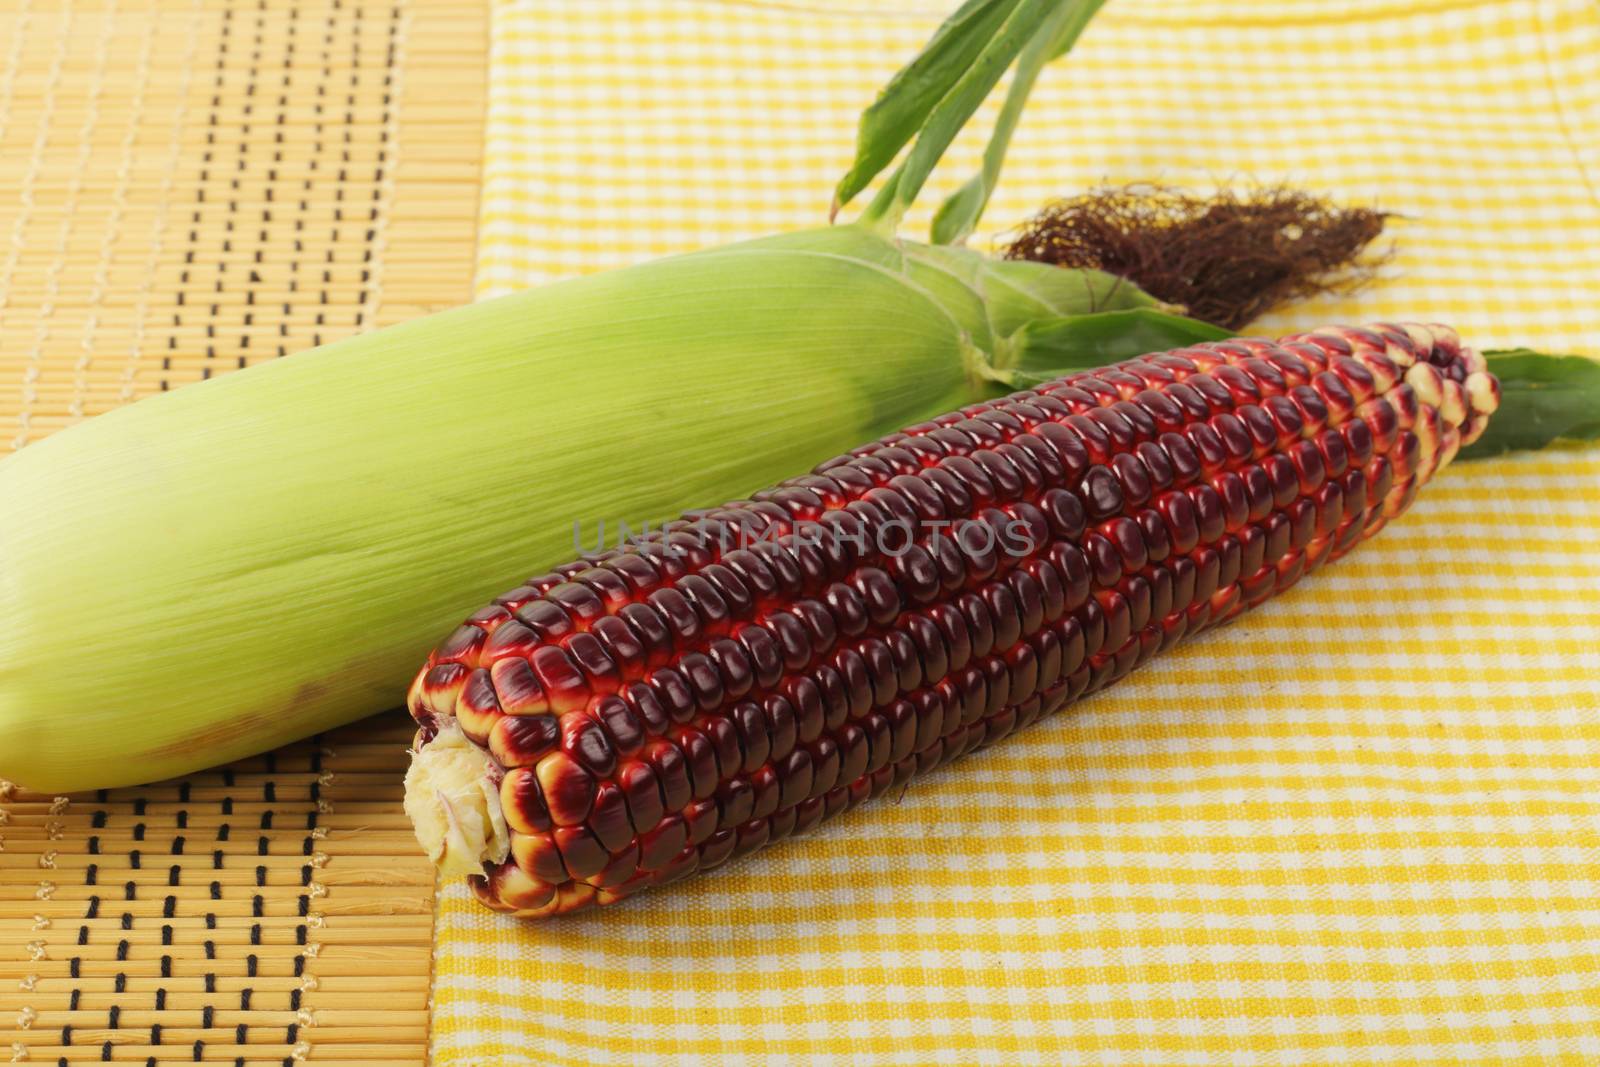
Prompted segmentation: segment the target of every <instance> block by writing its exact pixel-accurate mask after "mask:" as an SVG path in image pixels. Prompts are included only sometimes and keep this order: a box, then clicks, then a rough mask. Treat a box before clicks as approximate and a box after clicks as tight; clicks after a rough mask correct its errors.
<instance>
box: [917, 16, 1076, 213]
mask: <svg viewBox="0 0 1600 1067" xmlns="http://www.w3.org/2000/svg"><path fill="white" fill-rule="evenodd" d="M1103 3H1104V0H1068V2H1066V3H1063V4H1061V5H1060V6H1058V7H1057V8H1056V10H1055V11H1053V12H1051V14H1050V16H1049V18H1048V19H1047V20H1046V22H1045V25H1044V27H1043V28H1042V31H1041V32H1040V33H1039V34H1037V35H1035V36H1034V38H1033V39H1032V40H1031V41H1029V42H1028V45H1027V47H1026V48H1024V49H1023V51H1022V56H1021V58H1019V59H1018V60H1017V73H1016V75H1015V76H1014V77H1013V78H1012V79H1011V86H1010V88H1009V89H1007V90H1006V100H1005V104H1004V105H1003V106H1002V107H1001V109H1000V116H999V118H998V119H997V120H996V121H995V128H994V133H993V134H992V135H991V136H990V138H989V144H988V146H987V147H986V148H985V149H984V153H983V166H982V168H981V169H980V170H979V171H978V173H977V174H974V175H973V176H972V177H971V178H969V179H968V180H967V182H966V183H965V184H964V185H962V186H961V188H960V189H958V190H956V192H955V193H954V194H952V195H951V196H950V198H949V199H947V200H946V201H945V202H944V203H943V204H941V205H939V209H938V211H936V212H935V213H934V217H933V242H934V244H959V243H960V242H962V241H965V240H966V239H967V238H968V237H970V236H971V235H972V232H973V231H974V230H975V229H977V226H978V221H979V220H980V219H981V218H982V217H983V212H984V209H985V208H987V207H988V206H989V198H990V197H991V196H993V195H994V190H995V186H996V185H997V184H999V181H1000V170H1001V168H1002V167H1003V166H1004V165H1005V159H1006V152H1007V151H1008V150H1009V149H1010V147H1011V135H1012V134H1013V133H1014V132H1015V131H1016V128H1017V122H1018V121H1019V120H1020V119H1021V118H1022V112H1023V109H1024V108H1025V107H1027V103H1028V96H1029V95H1030V94H1031V93H1032V92H1033V86H1034V83H1035V82H1037V81H1038V80H1039V72H1040V71H1042V70H1043V69H1044V66H1045V64H1046V63H1049V62H1050V61H1052V60H1054V59H1056V58H1058V57H1060V56H1062V55H1065V54H1066V53H1067V52H1068V51H1069V50H1070V49H1071V48H1072V46H1073V44H1074V43H1075V42H1076V41H1077V40H1078V37H1079V36H1080V35H1081V34H1082V33H1083V29H1084V27H1085V26H1087V25H1088V24H1089V20H1090V19H1091V18H1093V17H1094V14H1095V12H1096V11H1099V10H1100V7H1101V5H1102V4H1103Z"/></svg>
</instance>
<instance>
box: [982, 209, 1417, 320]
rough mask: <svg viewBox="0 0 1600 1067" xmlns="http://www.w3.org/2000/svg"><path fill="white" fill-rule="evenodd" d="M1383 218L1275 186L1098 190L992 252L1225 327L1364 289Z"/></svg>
mask: <svg viewBox="0 0 1600 1067" xmlns="http://www.w3.org/2000/svg"><path fill="white" fill-rule="evenodd" d="M1389 217H1390V216H1389V215H1388V214H1386V213H1384V212H1381V211H1375V210H1372V209H1370V208H1364V207H1340V206H1338V205H1336V204H1334V203H1333V202H1331V201H1330V200H1327V199H1325V198H1323V197H1319V196H1316V195H1313V194H1311V193H1308V192H1303V191H1301V190H1297V189H1290V188H1287V187H1283V186H1274V187H1264V188H1258V189H1252V190H1249V191H1246V192H1238V191H1235V190H1231V189H1221V190H1218V191H1217V192H1216V193H1213V194H1211V195H1200V194H1197V193H1191V192H1187V191H1184V190H1181V189H1175V188H1171V187H1167V186H1159V185H1142V184H1141V185H1125V186H1105V187H1102V188H1099V189H1094V190H1091V191H1090V192H1087V193H1084V194H1082V195H1080V196H1075V197H1071V198H1069V199H1066V200H1061V201H1058V202H1056V203H1054V204H1051V205H1049V206H1048V207H1046V208H1045V209H1044V210H1042V211H1040V212H1039V213H1038V214H1037V215H1035V216H1034V217H1033V218H1031V219H1029V220H1028V221H1027V222H1025V223H1024V224H1023V225H1022V227H1021V228H1020V231H1019V232H1018V234H1017V236H1016V237H1015V238H1014V239H1013V240H1012V241H1011V242H1010V243H1009V244H1008V245H1007V246H1006V247H1005V250H1004V255H1005V257H1006V258H1007V259H1028V260H1033V261H1035V262H1039V263H1049V264H1052V265H1054V266H1059V267H1091V268H1095V269H1097V270H1103V271H1107V272H1108V273H1111V274H1115V275H1118V276H1119V277H1123V278H1127V279H1129V280H1130V281H1133V282H1135V283H1136V284H1137V285H1138V286H1139V287H1140V288H1142V289H1143V290H1144V291H1145V292H1147V293H1149V294H1151V295H1152V296H1154V297H1156V298H1157V299H1159V300H1163V301H1165V302H1167V303H1169V304H1177V305H1179V306H1181V307H1182V308H1183V309H1184V313H1185V314H1187V315H1191V316H1193V317H1194V318H1197V319H1201V320H1203V321H1205V322H1211V323H1215V324H1216V325H1218V326H1225V327H1227V328H1228V329H1230V330H1236V329H1239V328H1240V327H1242V326H1244V325H1245V324H1246V323H1249V322H1251V321H1252V320H1254V319H1256V318H1259V317H1260V316H1261V315H1263V314H1265V313H1266V312H1268V311H1270V310H1272V309H1273V308H1276V307H1280V306H1282V305H1284V304H1286V303H1289V302H1292V301H1294V300H1299V299H1303V298H1305V297H1309V296H1315V295H1319V294H1322V293H1328V292H1348V291H1350V290H1352V289H1355V288H1358V287H1360V286H1361V285H1363V284H1365V283H1366V282H1367V281H1369V280H1370V279H1371V278H1372V275H1373V272H1374V270H1375V269H1376V268H1377V266H1378V265H1379V264H1381V262H1382V261H1383V259H1384V258H1385V256H1386V255H1387V253H1385V254H1384V255H1378V256H1366V257H1364V256H1363V253H1364V252H1365V251H1366V250H1367V248H1368V246H1370V245H1371V243H1372V242H1373V241H1374V240H1375V239H1376V238H1377V237H1378V235H1379V234H1380V233H1382V232H1383V227H1384V223H1385V221H1386V220H1387V219H1388V218H1389Z"/></svg>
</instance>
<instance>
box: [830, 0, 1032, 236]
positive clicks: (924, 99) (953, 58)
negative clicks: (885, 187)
mask: <svg viewBox="0 0 1600 1067" xmlns="http://www.w3.org/2000/svg"><path fill="white" fill-rule="evenodd" d="M1020 2H1021V0H967V2H966V3H964V4H962V5H961V7H960V8H959V9H957V10H956V12H955V13H954V14H953V15H951V16H950V17H949V18H948V19H946V20H945V21H944V23H943V24H942V25H940V27H939V28H938V29H937V30H936V31H934V35H933V37H932V38H930V39H929V41H928V43H927V44H926V45H924V46H923V49H922V51H921V52H920V53H918V54H917V56H916V58H914V59H912V61H911V62H910V63H907V64H906V65H905V66H904V67H902V68H901V69H900V70H899V72H898V73H896V74H895V76H894V77H893V78H891V79H890V81H889V84H888V85H886V86H884V87H883V89H882V91H881V92H879V94H878V98H877V100H875V101H874V102H873V103H872V106H870V107H868V108H867V109H866V110H865V111H863V112H862V113H861V120H860V122H859V124H858V125H857V128H856V156H855V160H854V161H853V162H852V163H851V165H850V169H849V170H848V171H847V172H846V173H845V176H844V177H843V178H841V179H840V180H839V184H838V186H837V188H836V189H835V190H834V210H835V212H837V211H838V209H839V208H840V207H843V206H844V205H845V204H848V203H849V202H850V201H851V200H852V199H854V198H855V196H856V194H857V193H859V192H861V190H862V189H865V188H866V187H867V184H868V183H869V182H871V181H872V179H873V178H875V177H877V176H878V174H879V173H881V172H882V170H883V168H885V167H887V166H888V165H889V164H890V162H892V161H893V160H894V157H895V156H896V155H898V154H899V152H900V149H902V148H904V147H905V146H906V145H907V143H909V142H910V140H911V138H912V137H914V136H916V133H917V131H918V130H919V129H921V128H922V125H923V123H924V122H926V121H927V118H928V116H929V114H930V113H931V112H932V111H933V109H934V108H935V107H936V106H938V104H939V101H941V100H943V99H944V98H945V95H946V94H947V93H948V92H949V91H950V89H951V88H952V87H953V86H954V85H955V84H956V82H957V81H958V80H960V78H961V77H962V75H963V74H965V73H966V71H967V69H968V68H969V67H970V66H971V65H972V62H973V61H974V60H975V59H977V57H978V55H979V54H980V53H981V52H982V51H983V50H984V48H985V47H986V46H987V45H988V44H989V42H990V41H992V40H993V39H994V36H995V34H997V33H998V32H999V31H1000V27H1001V26H1002V25H1004V24H1005V21H1006V19H1007V18H1008V17H1009V16H1010V15H1011V13H1012V12H1013V11H1014V10H1015V9H1016V7H1017V5H1018V4H1019V3H1020Z"/></svg>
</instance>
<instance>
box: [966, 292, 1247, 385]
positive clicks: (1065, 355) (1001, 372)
mask: <svg viewBox="0 0 1600 1067" xmlns="http://www.w3.org/2000/svg"><path fill="white" fill-rule="evenodd" d="M1231 336H1232V334H1231V333H1230V332H1229V331H1227V330H1224V329H1222V328H1221V327H1219V326H1212V325H1211V324H1210V323H1207V322H1201V321H1200V320H1199V319H1190V318H1185V317H1184V316H1182V315H1173V314H1169V313H1168V312H1164V311H1160V310H1158V309H1156V308H1153V307H1134V308H1127V309H1125V310H1121V311H1100V312H1096V313H1093V314H1088V315H1066V316H1062V317H1060V318H1055V319H1037V320H1034V321H1032V322H1029V323H1027V324H1026V325H1024V326H1022V327H1021V328H1019V329H1018V330H1017V331H1016V332H1015V333H1014V334H1012V336H1011V347H1010V351H1009V352H1008V353H1005V354H1003V355H1002V356H1001V357H1000V358H999V359H998V360H997V362H998V364H999V365H998V366H997V368H996V372H995V375H994V380H995V381H997V382H998V383H1000V384H1001V385H1003V386H1005V387H1007V388H1011V389H1026V388H1029V387H1031V386H1034V385H1038V384H1039V383H1041V382H1047V381H1050V380H1051V379H1052V378H1059V377H1061V376H1062V375H1063V374H1071V373H1072V372H1073V371H1080V370H1092V369H1093V368H1095V367H1103V366H1105V365H1107V364H1110V363H1116V362H1118V361H1120V360H1124V359H1132V358H1134V357H1135V356H1142V355H1144V354H1145V353H1147V352H1160V351H1162V350H1163V349H1168V348H1182V347H1183V346H1184V345H1192V344H1199V343H1201V342H1203V341H1220V340H1222V339H1223V338H1226V337H1231Z"/></svg>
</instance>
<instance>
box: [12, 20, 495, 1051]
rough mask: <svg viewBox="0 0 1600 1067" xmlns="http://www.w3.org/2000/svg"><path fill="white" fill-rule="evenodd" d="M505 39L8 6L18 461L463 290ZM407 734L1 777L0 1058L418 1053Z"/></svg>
mask: <svg viewBox="0 0 1600 1067" xmlns="http://www.w3.org/2000/svg"><path fill="white" fill-rule="evenodd" d="M486 21H487V13H486V11H485V10H484V5H483V4H481V3H477V2H469V3H462V2H459V0H381V2H379V0H298V2H296V0H54V2H50V3H43V2H39V0H0V455H3V454H4V453H6V452H9V451H12V450H14V449H16V448H19V447H25V446H26V445H27V444H28V443H29V442H31V441H35V440H38V439H39V438H41V437H43V436H45V435H46V434H48V433H51V432H53V431H55V430H57V429H60V428H62V427H63V426H66V425H69V424H70V423H72V422H75V421H77V420H79V419H82V418H85V417H87V416H90V415H93V414H96V413H98V412H102V411H105V410H107V409H109V408H111V407H113V406H115V405H117V404H121V403H125V402H127V401H129V400H133V399H136V398H138V397H140V396H144V395H146V394H149V393H153V392H157V391H160V390H164V389H171V388H176V387H178V386H180V385H183V384H185V383H187V382H192V381H196V380H199V379H202V378H206V377H209V376H211V375H214V374H222V373H226V372H228V371H230V370H233V369H236V368H239V367H243V366H248V365H250V364H251V363H254V362H257V361H261V360H266V359H273V358H277V357H279V356H282V355H287V354H289V353H292V352H295V351H297V350H299V349H302V348H306V347H309V346H311V345H314V344H317V343H319V342H322V341H329V340H333V339H335V338H337V337H340V336H343V335H346V334H349V333H352V332H355V331H358V330H363V329H369V328H372V327H375V326H380V325H385V324H388V323H390V322H394V321H398V320H400V319H405V318H410V317H412V316H415V315H419V314H423V313H426V312H428V311H432V310H438V309H440V308H443V307H448V306H451V305H455V304H459V303H464V302H465V301H467V300H468V299H470V297H471V284H472V270H473V244H474V234H475V223H476V211H477V195H478V182H479V168H480V157H481V146H482V128H483V127H482V124H483V102H484V91H485V86H484V78H485V69H486V66H487V64H486V58H485V57H486V50H487V42H486ZM64 563H70V561H64ZM407 725H408V721H407V720H405V719H404V718H403V717H402V718H396V717H393V716H389V717H382V716H380V717H378V718H377V719H374V720H369V721H368V722H365V723H360V724H357V725H355V726H352V727H348V728H346V729H344V730H341V731H338V732H336V733H334V734H332V735H330V736H328V737H326V738H320V739H316V740H315V741H312V742H307V743H304V744H301V745H297V746H291V747H290V748H287V749H283V750H281V751H279V752H276V753H272V754H270V755H268V756H265V757H261V758H259V759H256V760H252V761H248V762H246V763H242V764H238V765H235V766H233V767H231V768H228V769H223V770H218V771H212V772H207V773H203V774H197V775H194V776H192V777H190V778H188V779H186V780H183V781H178V782H167V783H162V784H159V785H154V786H149V787H144V788H138V789H119V790H113V791H110V792H106V793H100V794H92V795H85V796H77V797H71V798H56V797H47V796H37V795H30V794H27V793H24V792H21V791H17V790H14V789H11V788H9V787H6V786H3V785H0V1062H4V1061H5V1060H6V1059H7V1058H9V1059H11V1060H12V1061H13V1062H24V1061H26V1062H30V1063H35V1062H37V1063H61V1064H76V1063H83V1062H101V1061H112V1062H133V1063H148V1064H155V1063H178V1062H182V1063H188V1062H197V1061H203V1062H222V1063H235V1064H248V1065H255V1064H282V1063H293V1062H296V1061H300V1060H310V1061H312V1062H315V1063H327V1064H337V1063H352V1062H366V1063H371V1062H381V1063H387V1064H412V1063H421V1062H423V1061H424V1060H425V1058H426V1046H427V1000H428V979H429V959H430V935H431V923H432V898H433V878H432V872H431V870H430V869H429V867H428V865H427V864H426V862H425V861H424V860H423V859H422V857H421V856H420V854H418V852H417V850H416V848H415V844H414V842H413V841H412V839H411V837H410V834H409V832H408V830H407V827H406V823H405V819H404V815H403V814H402V812H401V810H400V797H401V790H400V777H399V776H400V774H401V772H402V770H403V768H404V762H405V756H404V749H405V745H406V743H407V740H408V739H409V730H408V729H407Z"/></svg>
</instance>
